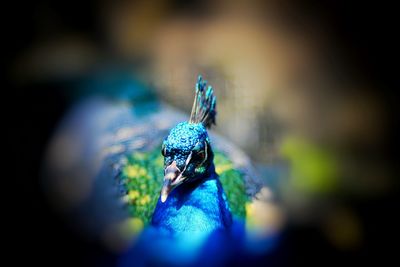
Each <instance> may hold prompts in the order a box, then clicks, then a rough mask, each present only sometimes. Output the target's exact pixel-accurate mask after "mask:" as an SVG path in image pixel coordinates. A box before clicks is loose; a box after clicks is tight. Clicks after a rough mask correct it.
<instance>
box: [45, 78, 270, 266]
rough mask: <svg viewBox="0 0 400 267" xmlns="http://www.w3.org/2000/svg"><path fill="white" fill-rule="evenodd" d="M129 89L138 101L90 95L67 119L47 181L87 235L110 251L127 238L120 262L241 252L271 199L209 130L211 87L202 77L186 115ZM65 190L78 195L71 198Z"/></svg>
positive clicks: (244, 161)
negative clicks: (264, 203)
mask: <svg viewBox="0 0 400 267" xmlns="http://www.w3.org/2000/svg"><path fill="white" fill-rule="evenodd" d="M101 84H102V86H107V83H106V84H105V85H104V82H102V83H101ZM91 87H92V88H93V85H91ZM124 88H125V89H126V87H124ZM135 88H136V90H135V94H136V95H135V96H134V97H135V98H138V99H140V101H138V102H136V105H135V102H134V104H133V105H131V104H129V103H132V101H131V100H132V99H130V98H129V97H131V96H130V95H129V94H128V99H129V101H126V100H127V98H126V96H127V95H126V93H124V94H122V95H123V98H122V101H121V98H120V97H119V98H118V99H115V98H114V99H112V98H111V99H110V98H107V99H104V98H101V97H100V98H99V97H95V98H91V99H89V100H86V101H84V102H83V104H80V105H78V107H77V108H75V110H74V111H73V112H71V114H70V115H69V116H67V117H66V119H65V120H64V122H63V123H62V124H61V126H60V128H59V130H58V131H57V132H56V134H55V137H54V139H53V142H52V143H51V144H50V146H49V147H50V149H49V153H48V154H49V161H48V166H50V168H48V169H51V172H50V175H47V176H48V177H51V179H50V180H48V183H47V184H49V186H48V187H49V188H52V190H51V191H53V192H57V193H58V194H57V198H58V200H59V199H62V198H63V199H62V202H63V203H64V204H63V206H68V205H69V207H68V208H67V209H66V210H67V214H68V217H69V218H72V221H73V224H74V225H79V227H80V229H81V231H83V232H85V233H86V234H87V235H88V236H90V237H92V238H95V239H101V240H102V241H103V242H104V240H106V241H105V243H106V246H111V247H113V249H115V247H117V248H118V249H120V247H121V246H120V244H121V243H124V244H125V245H124V246H123V247H125V248H126V247H127V246H126V244H128V247H129V249H125V250H124V251H125V252H124V253H122V254H123V255H122V256H121V258H122V260H121V263H122V264H121V266H130V265H131V264H132V262H136V263H139V262H141V263H142V265H148V264H150V265H164V264H172V265H175V264H176V265H181V264H194V263H195V264H200V263H210V262H207V261H206V262H204V259H205V258H207V259H209V257H202V256H201V255H211V254H213V253H217V252H216V251H220V249H221V248H224V250H223V251H224V252H225V253H222V252H221V253H218V257H217V258H220V259H222V258H223V257H222V255H228V254H229V253H228V254H227V253H226V252H227V251H229V252H230V255H232V253H236V252H237V251H242V250H243V248H244V246H246V244H245V243H246V241H245V238H244V237H245V236H246V233H247V232H248V230H249V229H251V228H253V229H256V230H257V231H259V230H260V229H261V232H262V231H263V230H265V228H266V227H269V226H268V224H266V223H265V220H263V219H262V218H261V221H260V220H259V219H257V214H256V208H257V205H254V204H255V203H256V202H257V201H260V200H261V201H264V200H267V201H269V200H270V199H269V194H268V191H267V194H265V191H266V186H265V182H264V181H263V180H261V179H260V178H258V177H257V176H256V175H255V174H254V171H253V168H252V167H251V163H250V161H249V159H248V158H247V157H246V155H245V154H244V153H242V152H241V151H240V150H239V149H237V148H235V146H233V145H232V144H230V143H229V142H228V141H226V140H224V139H223V138H221V137H220V136H218V135H216V134H215V133H213V132H208V131H209V129H210V127H211V126H212V125H214V124H215V122H216V114H217V112H216V97H215V95H214V89H213V88H212V86H207V81H205V80H204V79H203V78H202V76H198V79H197V82H196V86H195V97H194V102H193V105H192V110H191V114H190V117H189V120H188V121H185V115H184V114H182V113H181V112H179V111H177V110H175V109H174V108H172V107H170V106H167V105H164V104H160V103H159V102H156V101H154V96H153V95H151V96H150V97H148V96H149V94H148V92H147V91H146V90H145V91H143V94H142V93H141V92H142V91H141V90H140V86H135ZM131 89H132V88H131V87H128V91H132V90H131ZM124 92H126V91H125V90H124ZM146 97H148V98H146ZM132 106H133V107H132ZM82 114H84V115H82ZM182 121H184V122H182ZM76 144H79V146H78V145H76ZM75 146H76V148H75ZM61 149H64V150H63V152H64V153H63V155H62V159H59V158H60V150H61ZM74 149H75V150H74ZM65 151H72V152H70V153H69V154H71V156H70V158H65V157H66V155H67V156H68V153H66V152H65ZM160 152H161V153H160ZM55 159H56V160H55ZM54 161H55V162H54ZM68 164H69V165H68ZM65 170H68V171H67V172H66V171H65ZM82 173H84V174H85V176H82ZM74 174H76V175H74ZM74 177H77V178H76V180H74ZM93 177H94V178H93ZM66 181H67V183H68V190H66V189H65V183H66ZM70 188H74V189H76V191H77V192H78V193H81V192H80V191H82V192H83V193H81V194H82V196H79V194H78V193H77V192H74V194H72V197H71V192H70V191H69V190H70ZM78 188H79V190H78ZM81 188H84V189H85V188H89V191H84V190H83V189H81ZM265 195H267V196H265ZM263 197H264V198H265V197H267V198H268V199H263ZM66 203H67V204H66ZM71 203H72V204H71ZM256 204H257V203H256ZM261 217H262V216H261ZM82 229H83V230H82ZM259 232H260V231H259ZM268 242H270V241H268ZM117 244H118V245H117ZM232 244H235V245H234V246H232ZM253 245H254V244H253ZM216 246H217V247H218V248H216ZM256 246H260V244H259V243H256ZM261 246H263V245H261ZM154 255H157V257H154ZM155 259H157V260H155ZM225 263H226V262H225ZM213 264H216V263H215V262H213ZM138 265H141V264H138Z"/></svg>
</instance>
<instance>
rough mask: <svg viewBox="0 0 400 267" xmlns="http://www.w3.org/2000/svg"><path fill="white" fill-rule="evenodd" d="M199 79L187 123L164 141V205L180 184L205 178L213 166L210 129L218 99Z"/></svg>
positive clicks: (171, 132)
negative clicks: (208, 129)
mask: <svg viewBox="0 0 400 267" xmlns="http://www.w3.org/2000/svg"><path fill="white" fill-rule="evenodd" d="M206 85H207V82H206V81H204V80H203V79H202V77H201V76H199V78H198V80H197V83H196V95H195V99H194V103H193V107H192V113H191V115H190V119H189V121H188V122H182V123H179V124H178V125H176V126H175V127H174V128H172V130H171V131H170V133H169V135H168V136H167V137H166V138H165V139H164V141H163V144H162V149H161V153H162V155H163V156H164V184H163V187H162V189H161V202H165V201H166V200H167V197H168V195H169V194H170V193H171V192H172V190H174V189H175V188H176V187H178V186H179V185H181V184H183V183H186V182H190V181H195V180H198V179H200V178H202V177H204V176H205V175H206V174H207V173H208V172H209V170H210V167H211V166H212V165H213V158H214V154H213V151H212V149H211V146H210V139H209V137H208V134H207V128H210V126H211V125H212V124H215V115H216V109H215V106H216V98H215V96H214V92H213V89H212V87H211V86H208V88H207V89H206Z"/></svg>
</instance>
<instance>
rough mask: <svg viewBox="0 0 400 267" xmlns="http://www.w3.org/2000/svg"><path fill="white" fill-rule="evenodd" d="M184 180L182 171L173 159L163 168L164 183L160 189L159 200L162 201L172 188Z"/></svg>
mask: <svg viewBox="0 0 400 267" xmlns="http://www.w3.org/2000/svg"><path fill="white" fill-rule="evenodd" d="M184 180H185V177H184V176H182V171H181V170H180V169H179V168H178V166H177V165H176V161H173V162H172V163H171V164H170V165H169V166H167V167H166V168H165V172H164V184H163V187H162V189H161V202H163V203H164V202H165V201H166V200H167V198H168V195H169V194H170V193H171V192H172V190H173V189H174V188H175V187H177V186H178V185H180V184H181V183H182V182H183V181H184Z"/></svg>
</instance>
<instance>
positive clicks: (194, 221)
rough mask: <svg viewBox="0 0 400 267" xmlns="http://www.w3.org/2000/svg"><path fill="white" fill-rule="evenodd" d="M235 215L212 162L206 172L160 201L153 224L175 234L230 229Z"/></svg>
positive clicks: (154, 214)
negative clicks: (165, 199)
mask: <svg viewBox="0 0 400 267" xmlns="http://www.w3.org/2000/svg"><path fill="white" fill-rule="evenodd" d="M231 224H232V215H231V213H230V210H229V206H228V202H227V200H226V197H225V193H224V191H223V188H222V185H221V183H220V181H219V178H218V175H217V174H216V172H215V168H214V165H213V164H212V165H211V166H210V168H209V169H208V171H207V173H206V175H204V176H203V177H201V178H199V179H197V180H196V181H193V182H189V183H185V184H183V185H181V186H179V187H177V188H176V189H175V190H174V191H173V192H171V193H170V195H169V196H168V199H167V201H166V202H164V203H162V202H161V201H160V200H159V201H158V203H157V206H156V208H155V210H154V213H153V218H152V225H153V226H155V227H157V228H162V229H165V230H167V231H169V232H172V233H195V232H201V233H209V232H212V231H215V230H219V229H226V228H229V227H230V226H231Z"/></svg>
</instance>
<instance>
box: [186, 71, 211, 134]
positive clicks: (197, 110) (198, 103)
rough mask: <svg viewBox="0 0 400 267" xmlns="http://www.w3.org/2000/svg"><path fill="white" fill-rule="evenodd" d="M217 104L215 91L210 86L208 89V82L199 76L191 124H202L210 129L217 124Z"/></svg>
mask: <svg viewBox="0 0 400 267" xmlns="http://www.w3.org/2000/svg"><path fill="white" fill-rule="evenodd" d="M206 88H207V89H206ZM216 103H217V100H216V97H215V95H214V89H213V88H212V86H210V85H209V86H208V87H207V81H205V80H203V77H202V76H201V75H199V76H198V78H197V83H196V94H195V97H194V101H193V107H192V112H191V114H190V119H189V123H202V124H203V125H204V127H206V128H210V127H211V125H213V124H215V117H216V115H217V111H216Z"/></svg>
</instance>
